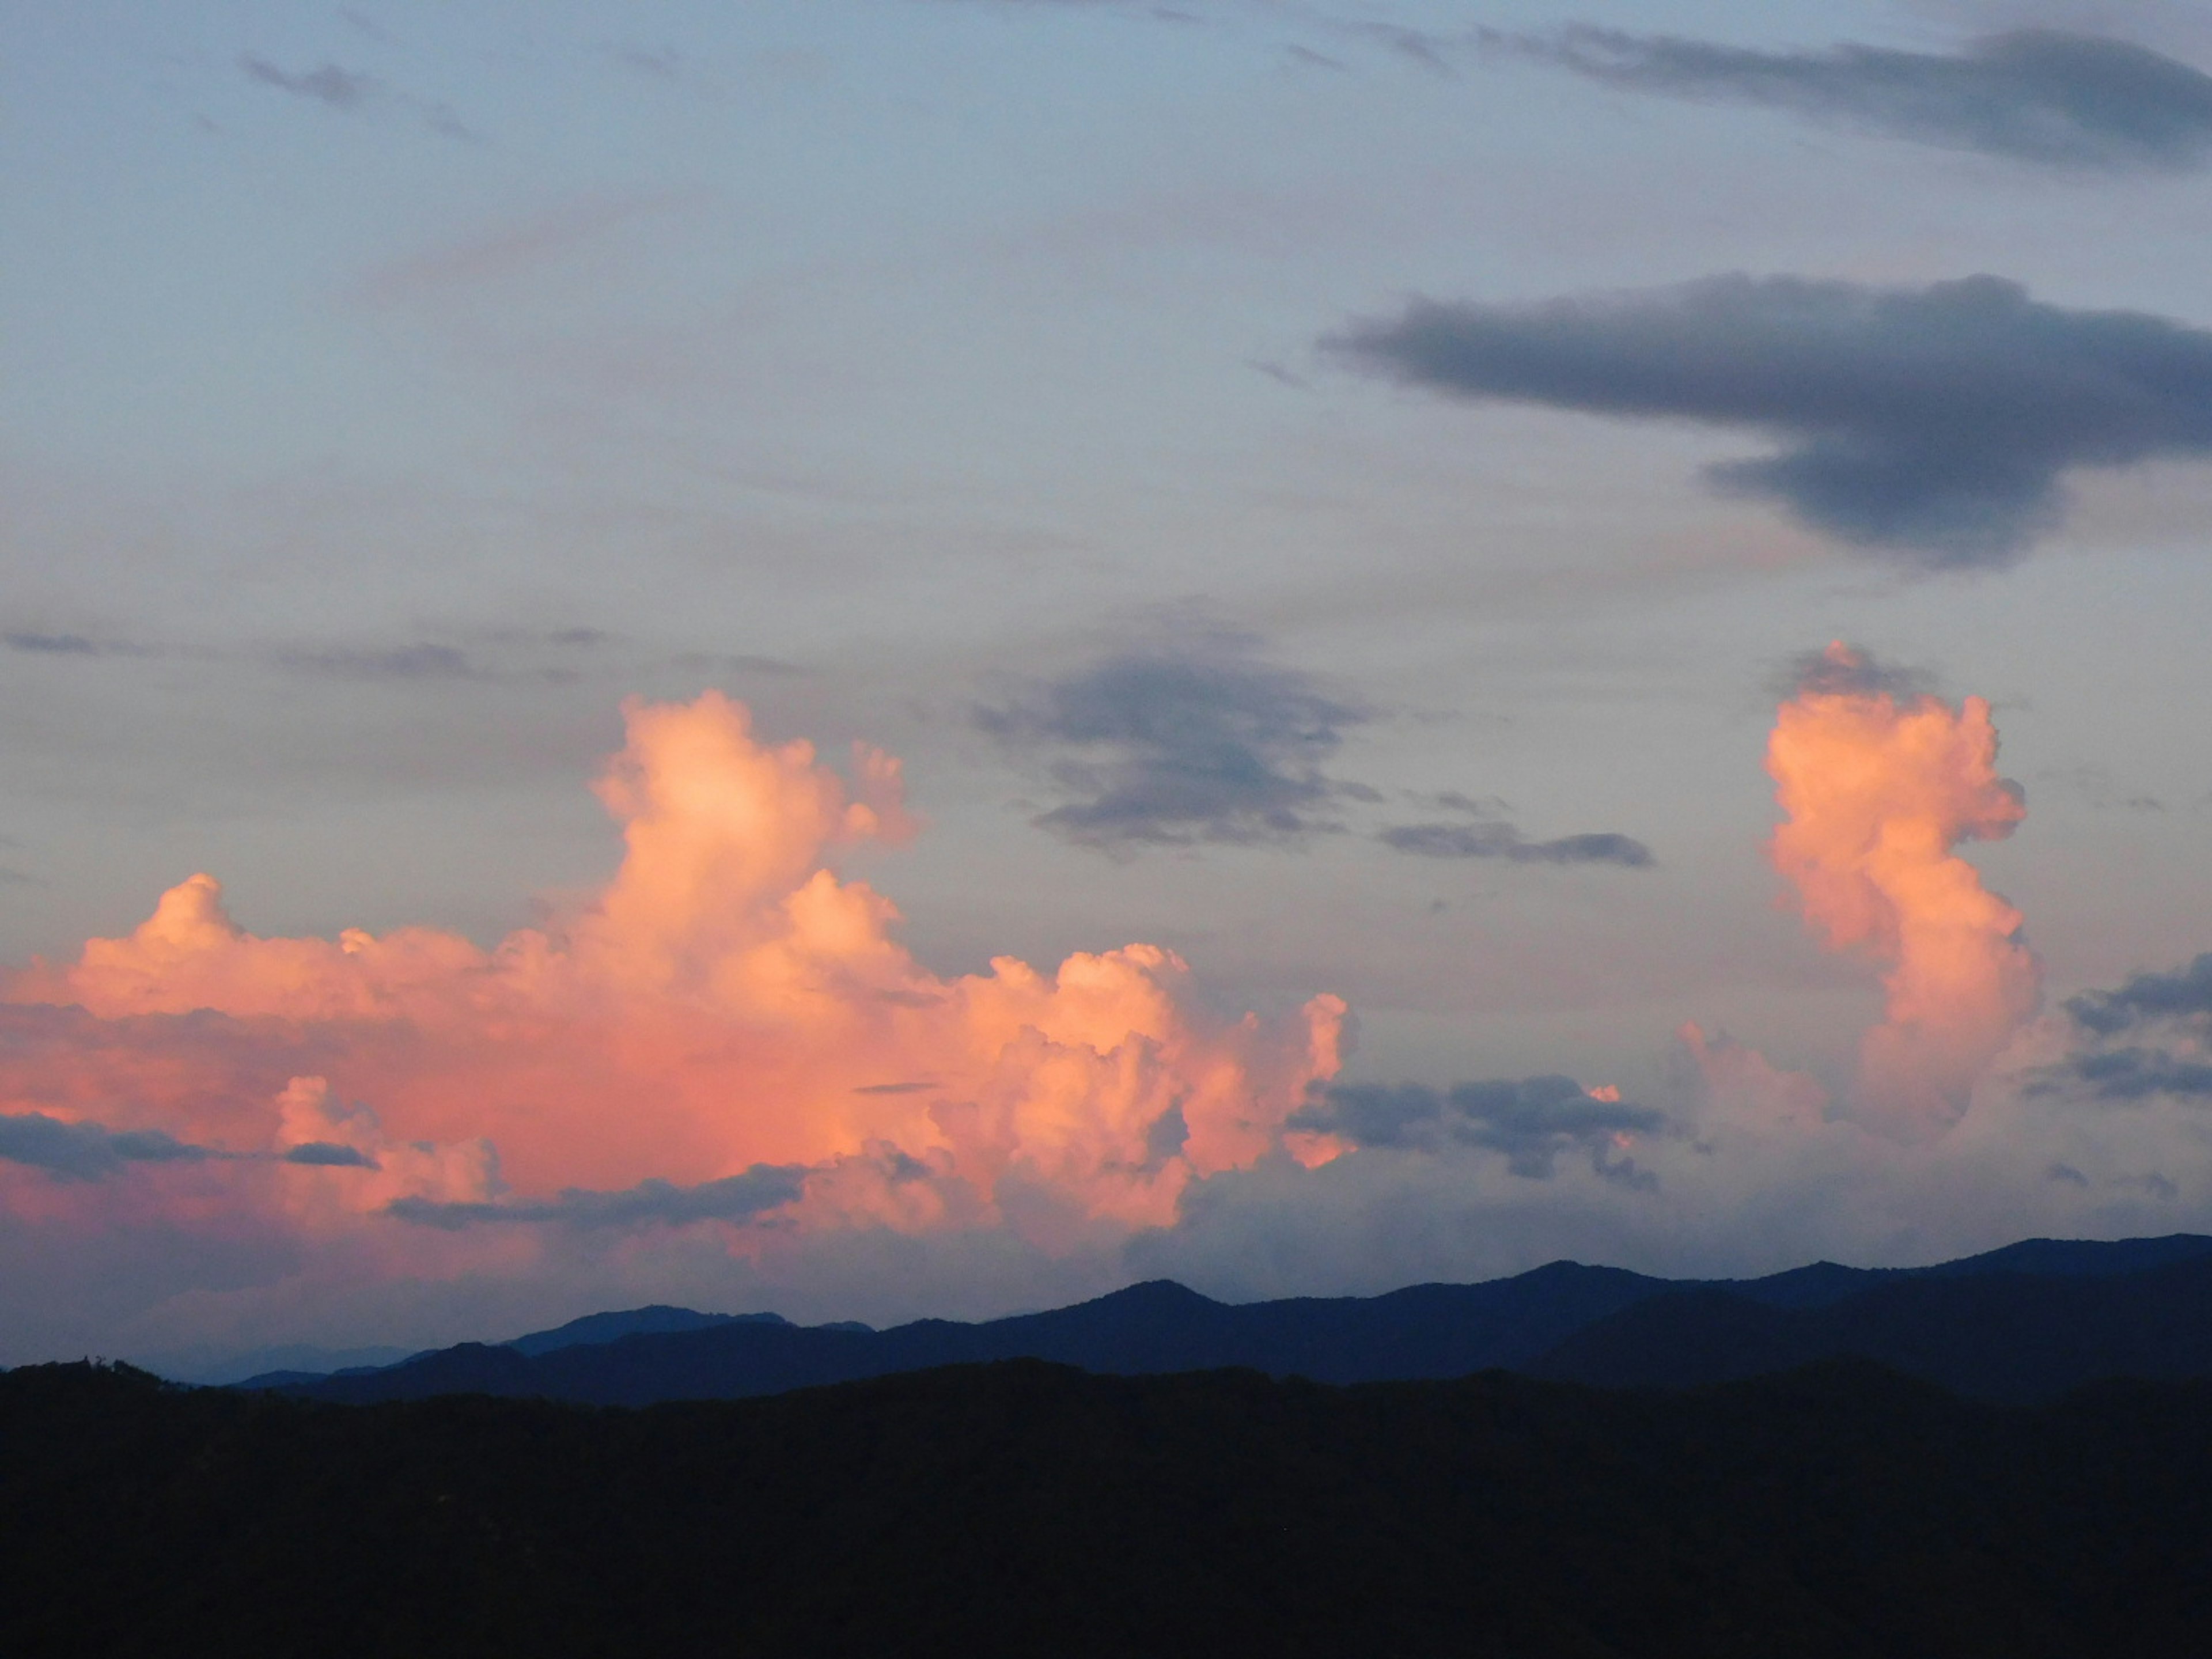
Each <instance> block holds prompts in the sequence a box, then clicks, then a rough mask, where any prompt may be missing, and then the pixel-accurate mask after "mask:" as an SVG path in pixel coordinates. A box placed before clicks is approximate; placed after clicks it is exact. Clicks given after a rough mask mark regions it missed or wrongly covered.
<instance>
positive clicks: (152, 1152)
mask: <svg viewBox="0 0 2212 1659" xmlns="http://www.w3.org/2000/svg"><path fill="white" fill-rule="evenodd" d="M219 1156H220V1154H219V1153H216V1152H210V1150H209V1149H208V1148H207V1147H205V1146H191V1145H188V1144H187V1143H185V1142H184V1141H180V1140H179V1139H176V1138H175V1137H174V1136H172V1135H167V1134H164V1133H162V1132H161V1131H160V1130H158V1129H133V1130H126V1131H123V1132H119V1133H118V1132H117V1131H114V1130H111V1129H108V1128H106V1127H103V1126H102V1125H100V1124H98V1123H72V1122H68V1121H64V1120H63V1119H60V1118H56V1117H49V1116H47V1115H46V1114H45V1113H43V1112H21V1113H9V1114H0V1158H4V1159H6V1160H7V1161H8V1162H9V1163H11V1164H27V1165H29V1166H30V1167H31V1168H33V1169H35V1170H45V1171H46V1173H47V1174H49V1175H52V1176H57V1177H58V1178H59V1179H61V1180H64V1181H101V1180H105V1179H106V1177H107V1176H112V1175H114V1174H116V1173H117V1172H118V1171H119V1170H122V1169H123V1167H124V1166H125V1164H177V1163H196V1162H197V1161H198V1160H200V1159H202V1158H214V1157H219Z"/></svg>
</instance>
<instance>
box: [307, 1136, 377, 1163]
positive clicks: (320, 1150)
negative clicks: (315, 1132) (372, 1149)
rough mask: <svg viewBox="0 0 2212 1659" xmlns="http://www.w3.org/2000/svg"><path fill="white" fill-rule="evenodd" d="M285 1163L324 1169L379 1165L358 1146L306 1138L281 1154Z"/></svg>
mask: <svg viewBox="0 0 2212 1659" xmlns="http://www.w3.org/2000/svg"><path fill="white" fill-rule="evenodd" d="M283 1158H284V1161H285V1162H286V1163H287V1164H308V1165H311V1166H313V1167H314V1168H317V1169H324V1170H374V1169H378V1168H380V1167H381V1166H380V1164H378V1163H377V1161H376V1160H375V1159H374V1158H371V1157H370V1156H369V1155H368V1153H367V1152H363V1151H362V1150H361V1148H360V1147H358V1146H344V1145H343V1144H341V1143H340V1142H337V1141H335V1140H307V1141H302V1142H301V1144H300V1145H299V1146H295V1147H293V1148H291V1149H290V1150H289V1151H288V1152H285V1153H284V1154H283Z"/></svg>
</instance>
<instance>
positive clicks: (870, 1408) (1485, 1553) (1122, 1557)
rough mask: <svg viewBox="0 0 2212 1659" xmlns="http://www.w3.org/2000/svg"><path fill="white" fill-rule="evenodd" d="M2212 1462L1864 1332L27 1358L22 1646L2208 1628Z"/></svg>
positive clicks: (20, 1390)
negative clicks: (1522, 1341)
mask: <svg viewBox="0 0 2212 1659" xmlns="http://www.w3.org/2000/svg"><path fill="white" fill-rule="evenodd" d="M2044 1282H2046V1283H2047V1282H2050V1281H2047V1280H2046V1281H2044ZM1723 1294H1725V1293H1723ZM1150 1299H1151V1300H1152V1302H1154V1303H1162V1302H1169V1301H1170V1298H1169V1297H1166V1296H1164V1295H1162V1294H1160V1293H1158V1292H1157V1291H1155V1292H1153V1293H1152V1297H1151V1298H1150ZM1735 1299H1736V1300H1737V1301H1739V1302H1741V1303H1742V1304H1743V1305H1745V1306H1749V1307H1753V1308H1757V1307H1758V1305H1759V1304H1753V1303H1750V1302H1748V1301H1747V1300H1746V1299H1744V1298H1741V1297H1737V1298H1735ZM1143 1305H1144V1302H1143V1300H1142V1299H1140V1300H1139V1302H1136V1303H1124V1304H1122V1306H1123V1308H1124V1309H1125V1310H1127V1309H1133V1308H1140V1307H1142V1306H1143ZM1170 1305H1172V1304H1170ZM1185 1311H1186V1312H1188V1308H1187V1307H1186V1309H1185ZM1763 1311H1770V1312H1771V1311H1773V1310H1763ZM760 1329H762V1328H758V1327H745V1326H726V1327H720V1328H715V1329H713V1330H710V1331H704V1332H699V1333H694V1334H691V1335H692V1336H693V1337H696V1338H699V1339H706V1338H716V1339H719V1338H721V1337H724V1336H726V1335H729V1334H737V1333H747V1332H751V1333H755V1334H757V1332H758V1331H759V1330H760ZM767 1329H769V1330H770V1331H771V1332H772V1331H773V1330H774V1328H767ZM673 1340H690V1339H689V1338H686V1339H678V1337H674V1336H653V1337H635V1338H629V1339H625V1342H662V1341H673ZM613 1346H616V1347H620V1346H624V1344H623V1343H617V1344H615V1345H613ZM479 1352H486V1353H490V1352H499V1353H502V1354H503V1355H504V1358H505V1360H506V1361H507V1362H509V1363H513V1364H542V1363H544V1361H535V1362H533V1361H531V1360H529V1359H528V1358H526V1357H525V1356H522V1355H519V1354H516V1353H514V1352H513V1351H512V1350H490V1349H485V1350H480V1351H479ZM564 1352H568V1353H584V1352H592V1350H586V1349H572V1350H567V1351H564ZM545 1358H546V1359H551V1358H556V1356H553V1355H548V1356H546V1357H545ZM2208 1491H2212V1384H2206V1383H2166V1384H2159V1383H2130V1384H2118V1385H2111V1384H2108V1385H2105V1386H2103V1387H2101V1388H2099V1389H2092V1390H2088V1391H2086V1392H2084V1393H2081V1394H2079V1395H2075V1396H2073V1397H2071V1398H2069V1400H2067V1401H2064V1402H2063V1404H2060V1405H2057V1406H2054V1407H2045V1408H2041V1409H2037V1410H2018V1409H2009V1408H2002V1409H2001V1408H1997V1407H1988V1406H1979V1405H1975V1404H1972V1403H1970V1402H1967V1401H1962V1400H1960V1399H1958V1398H1956V1397H1954V1396H1953V1395H1947V1394H1945V1393H1943V1392H1942V1391H1941V1390H1939V1389H1935V1388H1932V1387H1930V1386H1929V1385H1926V1384H1923V1383H1915V1382H1911V1381H1909V1380H1907V1379H1905V1378H1902V1377H1899V1376H1895V1375H1893V1374H1892V1373H1887V1372H1884V1371H1881V1370H1878V1369H1876V1368H1874V1367H1871V1366H1868V1365H1864V1364H1858V1363H1856V1362H1852V1363H1844V1364H1831V1365H1829V1366H1826V1367H1823V1368H1820V1369H1816V1370H1807V1371H1800V1372H1795V1373H1791V1374H1790V1375H1788V1376H1780V1377H1771V1378H1766V1379H1763V1380H1761V1381H1759V1382H1757V1383H1741V1384H1735V1385H1730V1386H1727V1387H1723V1388H1719V1389H1711V1390H1704V1391H1697V1392H1692V1393H1687V1394H1662V1393H1655V1392H1639V1391H1618V1392H1608V1391H1596V1390H1589V1389H1580V1388H1575V1387H1571V1386H1565V1385H1561V1384H1557V1383H1541V1382H1537V1381H1534V1380H1531V1379H1528V1378H1523V1377H1517V1376H1510V1375H1507V1374H1504V1373H1498V1372H1492V1373H1488V1374H1486V1375H1482V1376H1474V1377H1469V1378H1465V1379H1462V1380H1458V1381H1453V1382H1442V1383H1436V1382H1431V1383H1370V1384H1364V1385H1361V1386H1358V1387H1356V1388H1351V1389H1334V1388H1326V1387H1320V1386H1316V1385H1313V1384H1310V1383H1299V1382H1288V1383H1283V1382H1273V1381H1270V1380H1268V1379H1267V1378H1266V1377H1263V1376H1259V1375H1257V1374H1256V1373H1254V1372H1251V1371H1213V1372H1203V1373H1195V1374H1186V1375H1182V1376H1144V1377H1114V1376H1093V1375H1086V1374H1085V1373H1083V1372H1080V1371H1077V1370H1068V1369H1064V1368H1060V1367H1054V1366H1048V1365H1042V1364H1035V1363H1030V1362H1015V1363H1012V1364H999V1365H989V1366H979V1367H958V1368H954V1369H950V1370H933V1371H928V1372H924V1373H920V1374H916V1375H911V1376H897V1377H887V1378H883V1379H879V1380H878V1381H875V1382H872V1383H855V1384H851V1385H848V1386H845V1387H841V1388H836V1389H811V1390H805V1391H802V1392H799V1393H794V1394H790V1395H783V1396H781V1397H779V1398H776V1399H772V1400H754V1401H727V1402H715V1401H708V1402H698V1403H692V1404H686V1405H671V1406H662V1407H654V1408H653V1409H652V1410H649V1411H643V1412H622V1411H598V1410H592V1409H587V1408H580V1407H573V1406H564V1405H559V1404H554V1403H550V1402H546V1401H501V1400H484V1399H458V1400H441V1401H425V1402H420V1403H416V1404H410V1405H388V1406H382V1407H371V1408H368V1409H360V1410H351V1409H341V1408H336V1407H328V1406H322V1405H318V1404H315V1403H313V1402H307V1401H294V1400H288V1399H284V1398H282V1397H275V1396H270V1395H249V1394H242V1393H238V1392H234V1391H228V1390H186V1389H175V1388H169V1387H165V1386H163V1385H161V1384H160V1383H158V1382H157V1381H156V1380H155V1379H154V1378H152V1377H150V1376H145V1375H144V1374H143V1373H130V1372H126V1371H118V1370H102V1369H100V1368H95V1367H90V1366H85V1365H58V1366H38V1367H31V1368H27V1369H25V1370H18V1371H15V1372H13V1373H10V1374H9V1375H7V1376H0V1560H5V1561H6V1563H7V1564H8V1569H9V1577H8V1583H9V1593H8V1594H7V1595H5V1596H0V1652H4V1653H6V1654H7V1655H9V1659H46V1656H64V1655H65V1656H70V1659H76V1656H82V1655H99V1654H140V1653H155V1652H166V1651H168V1650H171V1649H173V1648H174V1647H177V1646H179V1644H183V1645H197V1644H198V1643H199V1642H202V1641H205V1642H207V1643H208V1644H210V1646H211V1647H214V1648H216V1649H217V1650H222V1651H228V1652H237V1653H314V1654H317V1655H319V1656H326V1659H354V1656H378V1659H382V1656H388V1655H400V1654H404V1655H407V1656H410V1659H444V1656H448V1655H477V1654H486V1653H501V1654H504V1653H527V1654H532V1655H539V1656H546V1659H568V1656H582V1655H587V1654H588V1655H604V1654H616V1653H621V1654H630V1653H640V1654H653V1655H655V1656H663V1659H690V1656H693V1655H708V1654H716V1655H719V1654H726V1653H745V1654H754V1653H757V1654H779V1655H781V1654H794V1655H800V1654H803V1655H820V1656H838V1655H847V1654H853V1655H861V1654H865V1655H868V1656H871V1659H873V1656H878V1655H888V1654H918V1653H926V1652H938V1651H952V1652H958V1653H961V1654H963V1655H964V1656H971V1659H996V1656H1000V1655H1031V1654H1038V1653H1051V1654H1054V1655H1067V1656H1070V1659H1091V1656H1109V1655H1110V1656H1121V1655H1128V1656H1136V1655H1145V1656H1150V1655H1156V1654H1175V1653H1221V1654H1267V1655H1271V1656H1283V1659H1307V1656H1314V1659H1320V1656H1329V1659H1336V1656H1342V1655H1368V1654H1374V1655H1388V1656H1394V1659H1426V1656H1431V1655H1455V1656H1456V1655H1462V1654H1468V1653H1500V1654H1511V1655H1513V1656H1515V1659H1569V1656H1572V1659H1602V1656H1620V1659H1691V1656H1698V1659H1770V1656H1778V1655H1787V1656H1790V1659H1801V1656H1802V1659H1999V1656H2002V1659H2077V1656H2078V1659H2104V1656H2111V1655H2127V1656H2130V1659H2136V1656H2142V1659H2185V1656H2194V1655H2196V1654H2199V1653H2202V1652H2203V1650H2204V1646H2205V1632H2206V1631H2207V1629H2208V1628H2212V1578H2208V1574H2207V1571H2206V1566H2205V1564H2206V1562H2207V1561H2208V1560H2212V1504H2207V1503H2206V1502H2205V1500H2204V1494H2205V1492H2208Z"/></svg>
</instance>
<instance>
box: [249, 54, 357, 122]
mask: <svg viewBox="0 0 2212 1659" xmlns="http://www.w3.org/2000/svg"><path fill="white" fill-rule="evenodd" d="M238 66H239V68H240V69H241V70H245V71H246V78H247V79H249V80H252V81H258V82H260V83H261V84H262V85H263V86H264V87H274V88H276V89H277V90H278V91H279V92H289V93H290V94H293V95H294V96H295V97H298V98H311V99H313V100H314V101H315V102H317V103H319V104H327V105H328V106H330V107H331V108H332V109H358V108H360V107H361V106H362V105H363V104H364V103H366V102H368V100H370V99H371V98H374V96H375V95H376V94H377V92H378V90H379V88H378V84H377V82H376V81H375V80H374V78H372V77H371V76H366V75H362V74H357V73H356V72H355V71H354V70H346V69H340V68H339V67H338V66H337V64H324V65H323V66H322V67H321V68H320V69H315V70H307V71H305V72H304V73H299V74H294V73H289V72H287V71H286V70H281V69H278V68H277V67H276V65H275V64H272V63H270V62H269V61H268V60H267V59H266V58H257V57H255V56H254V55H253V54H252V52H246V53H244V54H242V55H241V56H240V58H239V60H238Z"/></svg>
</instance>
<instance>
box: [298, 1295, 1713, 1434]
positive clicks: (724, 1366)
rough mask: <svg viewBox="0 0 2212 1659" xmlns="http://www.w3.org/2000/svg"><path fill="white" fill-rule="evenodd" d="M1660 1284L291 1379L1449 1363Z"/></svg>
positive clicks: (994, 1323)
mask: <svg viewBox="0 0 2212 1659" xmlns="http://www.w3.org/2000/svg"><path fill="white" fill-rule="evenodd" d="M1672 1288H1673V1285H1672V1283H1671V1281H1669V1280H1667V1279H1650V1278H1646V1277H1644V1275H1642V1274H1640V1273H1629V1272H1626V1271H1625V1270H1623V1269H1621V1268H1618V1267H1581V1266H1578V1265H1577V1264H1575V1263H1573V1262H1564V1261H1563V1262H1555V1263H1553V1265H1552V1266H1550V1267H1539V1268H1537V1269H1536V1270H1535V1271H1534V1272H1533V1273H1522V1274H1521V1275H1519V1276H1518V1277H1517V1278H1513V1279H1494V1280H1492V1281H1491V1282H1490V1283H1488V1284H1483V1285H1414V1286H1413V1287H1411V1288H1410V1289H1407V1290H1402V1291H1392V1292H1390V1293H1389V1295H1387V1296H1376V1297H1298V1298H1294V1299H1291V1300H1287V1301H1280V1302H1259V1303H1251V1304H1245V1305H1243V1306H1236V1305H1232V1304H1227V1303H1221V1302H1216V1301H1213V1300H1212V1298H1210V1297H1203V1296H1200V1295H1199V1294H1198V1292H1196V1291H1190V1290H1186V1289H1184V1288H1183V1287H1182V1285H1176V1284H1174V1283H1172V1282H1170V1281H1169V1280H1165V1279H1156V1280H1153V1281H1151V1282H1149V1283H1146V1284H1142V1285H1131V1286H1130V1287H1129V1288H1128V1289H1127V1290H1123V1291H1115V1292H1113V1293H1112V1294H1111V1295H1109V1296H1103V1297H1097V1299H1095V1300H1093V1301H1090V1302H1085V1303H1079V1304H1077V1305H1075V1306H1073V1307H1069V1308H1060V1309H1055V1310H1053V1311H1051V1312H1048V1313H1037V1314H1024V1315H1019V1316H1015V1317H1013V1318H1009V1319H994V1320H989V1321H987V1322H983V1323H981V1324H972V1325H971V1324H961V1323H957V1322H953V1321H951V1320H943V1319H924V1320H918V1321H916V1322H914V1323H912V1324H908V1325H900V1326H895V1327H893V1328H890V1329H889V1330H884V1331H870V1330H866V1329H865V1328H862V1329H859V1330H853V1329H838V1328H830V1327H825V1326H814V1327H805V1326H796V1325H788V1324H783V1323H781V1322H779V1323H776V1324H767V1323H762V1322H753V1323H744V1324H739V1323H733V1322H732V1323H720V1324H715V1325H712V1326H708V1327H704V1328H699V1329H696V1330H690V1331H677V1332H665V1333H639V1334H632V1335H628V1336H624V1337H622V1338H620V1339H618V1340H615V1341H612V1342H605V1343H598V1344H593V1345H592V1346H570V1347H565V1348H562V1349H558V1350H556V1351H553V1352H546V1353H541V1354H537V1355H530V1354H525V1353H521V1352H517V1351H516V1349H515V1348H514V1347H513V1346H511V1345H509V1346H501V1347H491V1346H484V1345H482V1344H476V1343H464V1344H462V1345H460V1346H458V1347H453V1348H445V1349H441V1350H438V1351H436V1352H431V1353H426V1354H419V1355H417V1356H416V1357H415V1358H412V1359H410V1360H408V1361H406V1362H405V1363H404V1364H398V1365H394V1366H390V1367H387V1368H386V1369H384V1370H377V1371H373V1372H367V1373H359V1374H355V1375H350V1376H332V1377H328V1378H325V1379H321V1380H319V1381H318V1382H315V1383H306V1384H294V1385H292V1387H291V1389H290V1391H291V1392H295V1393H299V1394H301V1395H307V1396H309V1397H312V1398H315V1399H322V1400H334V1401H351V1402H356V1403H359V1402H365V1401H374V1400H416V1399H422V1398H425V1397H427V1396H428V1395H437V1394H453V1393H474V1394H494V1395H544V1397H546V1398H549V1399H556V1400H576V1401H590V1402H592V1403H594V1404H599V1405H627V1406H636V1405H645V1404H647V1403H650V1402H651V1401H657V1400H679V1399H689V1400H709V1399H711V1400H725V1399H737V1398H741V1397H744V1396H746V1395H762V1394H775V1393H779V1392H781V1391H782V1390H785V1389H799V1388H807V1387H811V1386H816V1385H819V1384H822V1383H842V1382H852V1381H856V1380H858V1379H860V1378H864V1377H870V1376H886V1375H889V1374H890V1373H893V1372H897V1371H910V1370H924V1369H926V1368H928V1367H931V1366H936V1365H952V1364H974V1363H978V1362H981V1361H987V1360H994V1359H1043V1360H1050V1361H1054V1362H1056V1363H1058V1364H1066V1365H1078V1366H1080V1367H1082V1368H1083V1369H1084V1370H1091V1371H1103V1372H1113V1373H1122V1374H1130V1373H1140V1372H1153V1371H1181V1370H1207V1369H1210V1368H1213V1367H1218V1366H1225V1365H1243V1366H1249V1367H1250V1368H1252V1369H1254V1370H1263V1371H1266V1372H1268V1373H1269V1374H1270V1375H1274V1376H1293V1375H1294V1376H1306V1377H1310V1378H1312V1379H1313V1380H1315V1381H1316V1382H1327V1383H1358V1382H1368V1381H1376V1380H1382V1379H1385V1378H1401V1377H1429V1376H1464V1375H1466V1374H1467V1373H1468V1372H1469V1371H1475V1370H1488V1369H1492V1368H1497V1367H1509V1368H1510V1367H1513V1366H1517V1365H1522V1364H1528V1362H1530V1361H1533V1360H1534V1359H1536V1358H1539V1357H1541V1355H1543V1354H1545V1353H1547V1352H1549V1351H1550V1350H1551V1349H1552V1348H1553V1346H1555V1345H1557V1344H1558V1343H1559V1341H1561V1340H1563V1339H1565V1337H1567V1336H1568V1335H1570V1334H1572V1333H1573V1332H1575V1331H1577V1330H1579V1329H1581V1328H1583V1327H1585V1326H1587V1325H1589V1324H1590V1323H1591V1322H1593V1321H1595V1320H1597V1319H1599V1318H1601V1317H1603V1316H1605V1315H1607V1314H1609V1313H1612V1312H1613V1311H1614V1310H1617V1309H1620V1308H1623V1307H1626V1306H1627V1305H1629V1304H1632V1303H1633V1302H1636V1301H1638V1300H1640V1299H1642V1298H1644V1297H1651V1296H1656V1295H1659V1294H1661V1293H1662V1292H1664V1291H1668V1290H1670V1289H1672Z"/></svg>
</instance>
